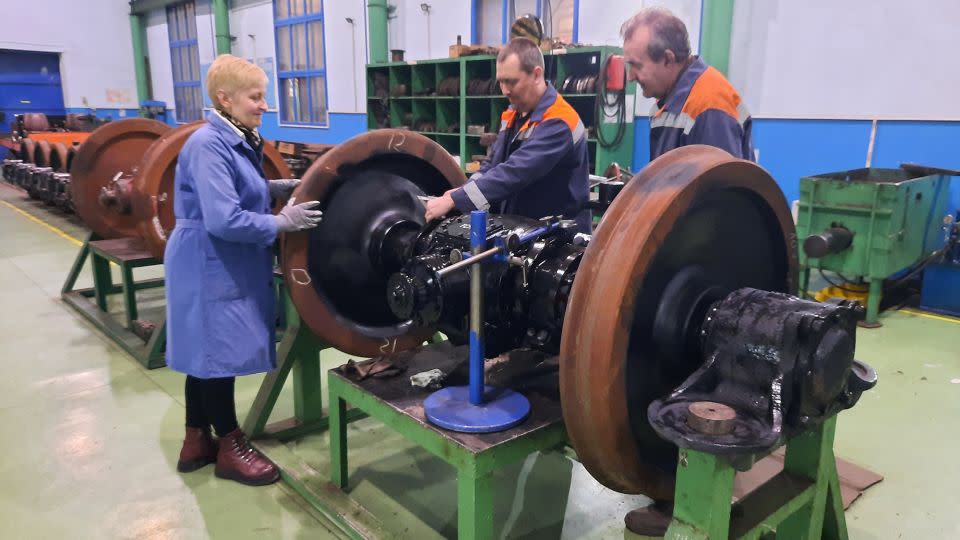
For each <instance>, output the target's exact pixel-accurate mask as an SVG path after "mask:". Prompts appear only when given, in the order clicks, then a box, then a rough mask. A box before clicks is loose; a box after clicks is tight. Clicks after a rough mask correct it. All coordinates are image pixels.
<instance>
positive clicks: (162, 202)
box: [132, 121, 290, 259]
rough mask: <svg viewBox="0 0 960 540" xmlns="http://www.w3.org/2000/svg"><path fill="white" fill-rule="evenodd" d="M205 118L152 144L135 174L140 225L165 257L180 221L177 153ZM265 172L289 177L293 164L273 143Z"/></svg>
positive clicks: (156, 251) (269, 175)
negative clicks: (175, 185) (176, 201)
mask: <svg viewBox="0 0 960 540" xmlns="http://www.w3.org/2000/svg"><path fill="white" fill-rule="evenodd" d="M204 124H205V122H203V121H200V122H193V123H191V124H187V125H185V126H180V127H178V128H176V129H172V130H170V131H168V132H166V133H164V134H163V135H162V136H161V137H160V138H158V139H157V140H156V141H154V142H153V144H151V145H150V146H149V147H148V148H147V150H146V153H145V154H143V158H142V159H141V160H140V164H139V165H138V166H137V168H136V172H135V174H134V177H133V191H132V206H133V215H134V216H136V218H137V222H138V225H137V229H138V231H139V235H140V237H141V238H143V240H144V242H145V243H146V245H147V249H148V250H149V251H150V253H151V254H152V255H153V256H154V257H156V258H158V259H163V251H164V249H165V248H166V246H167V238H169V236H170V234H171V233H172V232H173V227H174V225H176V221H177V220H176V217H175V216H174V214H173V200H174V190H173V180H174V174H175V172H176V168H177V156H179V154H180V150H181V149H182V148H183V145H184V144H186V142H187V139H189V138H190V136H191V135H193V134H194V132H196V131H197V130H198V129H200V127H201V126H203V125H204ZM263 155H264V160H263V172H264V174H265V175H266V177H267V178H268V179H274V178H289V177H290V168H289V167H287V164H286V162H284V161H283V156H281V155H280V152H278V151H277V149H276V148H274V147H273V145H271V144H269V143H265V144H264V146H263Z"/></svg>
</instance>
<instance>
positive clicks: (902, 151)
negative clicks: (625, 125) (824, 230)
mask: <svg viewBox="0 0 960 540" xmlns="http://www.w3.org/2000/svg"><path fill="white" fill-rule="evenodd" d="M870 127H871V122H870V121H869V120H800V119H789V120H781V119H764V118H758V119H754V125H753V145H754V148H756V149H758V150H759V154H760V159H759V163H760V165H762V166H763V167H764V168H765V169H767V171H769V172H770V174H771V175H772V176H773V178H774V179H775V180H776V181H777V183H778V184H779V185H780V189H782V190H783V194H784V195H785V196H786V198H787V201H788V202H792V201H793V200H795V199H797V198H798V197H799V196H800V178H801V177H804V176H810V175H814V174H820V173H827V172H836V171H843V170H847V169H857V168H860V167H863V166H864V165H865V164H866V161H867V150H868V148H869V145H870ZM634 129H635V133H634V152H633V168H632V170H633V171H639V170H640V169H641V168H643V166H645V165H646V164H647V163H648V162H649V159H648V158H649V155H650V150H649V137H650V121H649V119H648V118H647V117H637V118H636V119H635V127H634ZM904 162H914V163H921V164H924V165H930V166H934V167H945V168H953V169H960V122H933V121H895V120H882V121H880V122H878V123H877V134H876V137H875V140H874V148H873V162H872V165H873V166H874V167H899V166H900V163H904ZM950 189H951V198H950V206H951V208H953V209H960V178H954V179H953V181H952V183H951V188H950Z"/></svg>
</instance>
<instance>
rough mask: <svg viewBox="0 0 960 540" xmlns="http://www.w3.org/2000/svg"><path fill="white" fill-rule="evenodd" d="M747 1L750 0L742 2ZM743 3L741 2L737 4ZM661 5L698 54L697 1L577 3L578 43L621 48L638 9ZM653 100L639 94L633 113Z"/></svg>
mask: <svg viewBox="0 0 960 540" xmlns="http://www.w3.org/2000/svg"><path fill="white" fill-rule="evenodd" d="M746 1H748V2H749V1H750V0H746ZM742 3H744V0H741V2H739V3H738V4H742ZM652 6H662V7H665V8H667V9H669V10H670V11H672V12H673V14H674V15H676V16H677V17H679V18H680V20H682V21H683V22H684V24H686V25H687V34H689V36H690V50H691V51H692V52H693V53H694V54H697V53H698V52H699V51H700V0H644V1H643V2H624V1H618V2H605V1H604V0H580V21H579V23H580V32H579V36H578V37H579V40H580V42H581V43H587V44H591V45H614V46H617V47H622V46H623V40H622V39H621V38H620V27H621V26H622V25H623V23H624V22H626V20H627V19H629V18H630V17H631V16H633V14H635V13H636V12H638V11H640V9H642V8H645V7H652ZM654 103H655V100H653V99H646V98H644V97H643V95H642V94H641V93H640V92H637V94H636V100H635V102H634V114H636V115H637V116H647V115H648V114H650V109H651V108H653V105H654Z"/></svg>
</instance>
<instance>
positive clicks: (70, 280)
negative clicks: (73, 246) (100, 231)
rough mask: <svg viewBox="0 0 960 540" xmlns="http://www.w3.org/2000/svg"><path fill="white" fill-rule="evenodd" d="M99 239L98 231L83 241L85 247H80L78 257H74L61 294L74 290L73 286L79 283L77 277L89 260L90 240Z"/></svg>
mask: <svg viewBox="0 0 960 540" xmlns="http://www.w3.org/2000/svg"><path fill="white" fill-rule="evenodd" d="M99 239H100V238H99V237H98V236H97V235H96V233H90V234H89V236H87V239H86V240H84V241H83V247H81V248H80V253H78V254H77V258H76V259H74V261H73V266H71V267H70V273H69V274H67V280H66V281H65V282H64V283H63V287H62V288H61V289H60V294H61V296H62V295H64V294H66V293H69V292H73V287H74V285H76V284H77V278H78V277H80V273H81V272H83V265H84V263H86V262H87V255H89V254H90V242H93V241H94V240H99Z"/></svg>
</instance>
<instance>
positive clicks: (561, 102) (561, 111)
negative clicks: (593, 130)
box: [543, 94, 580, 133]
mask: <svg viewBox="0 0 960 540" xmlns="http://www.w3.org/2000/svg"><path fill="white" fill-rule="evenodd" d="M554 118H559V119H560V120H563V121H564V122H565V123H566V124H567V127H568V128H570V132H571V133H574V132H576V130H577V125H579V124H580V115H579V114H577V111H576V110H574V108H573V107H571V106H570V104H569V103H567V100H565V99H563V96H561V95H560V94H557V100H556V101H554V102H553V105H551V106H550V107H548V108H547V111H546V112H545V113H543V119H544V121H546V120H552V119H554Z"/></svg>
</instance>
